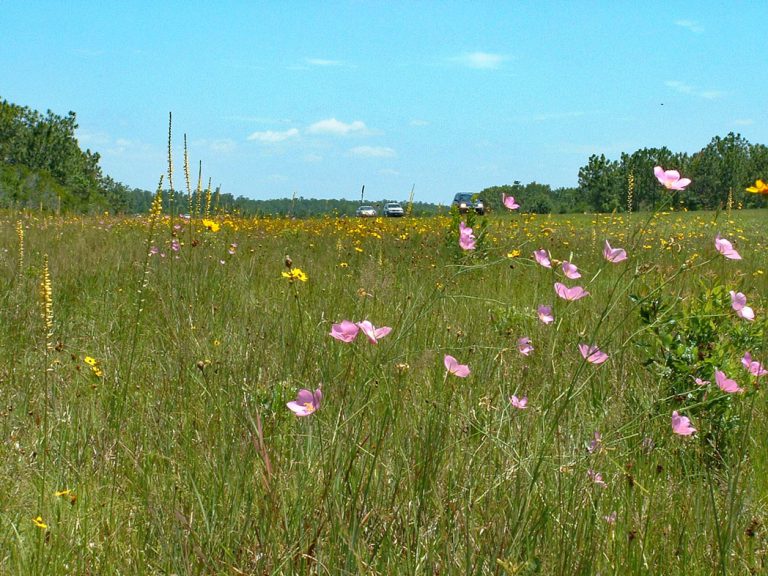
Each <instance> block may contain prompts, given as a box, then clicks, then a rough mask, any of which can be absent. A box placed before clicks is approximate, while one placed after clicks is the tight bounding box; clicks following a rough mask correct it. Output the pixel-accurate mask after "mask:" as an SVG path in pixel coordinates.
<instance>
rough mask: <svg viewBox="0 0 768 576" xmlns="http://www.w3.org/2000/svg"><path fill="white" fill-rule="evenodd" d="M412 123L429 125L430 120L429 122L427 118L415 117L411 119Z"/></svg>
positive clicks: (413, 124) (414, 124)
mask: <svg viewBox="0 0 768 576" xmlns="http://www.w3.org/2000/svg"><path fill="white" fill-rule="evenodd" d="M410 124H411V126H428V125H429V122H427V121H426V120H420V119H418V118H414V119H413V120H411V122H410Z"/></svg>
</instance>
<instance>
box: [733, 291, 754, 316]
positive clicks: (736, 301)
mask: <svg viewBox="0 0 768 576" xmlns="http://www.w3.org/2000/svg"><path fill="white" fill-rule="evenodd" d="M730 294H731V307H732V308H733V309H734V310H735V311H736V316H738V317H739V318H744V319H745V320H754V319H755V311H754V310H752V308H750V307H749V306H747V297H746V296H744V294H742V293H741V292H734V291H733V290H731V291H730Z"/></svg>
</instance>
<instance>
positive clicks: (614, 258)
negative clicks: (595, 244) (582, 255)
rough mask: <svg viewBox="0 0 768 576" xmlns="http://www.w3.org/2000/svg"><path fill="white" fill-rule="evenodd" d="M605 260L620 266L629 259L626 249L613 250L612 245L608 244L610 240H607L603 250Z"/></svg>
mask: <svg viewBox="0 0 768 576" xmlns="http://www.w3.org/2000/svg"><path fill="white" fill-rule="evenodd" d="M603 258H605V259H606V260H608V262H613V263H614V264H618V263H619V262H621V261H622V260H626V259H627V252H626V251H625V250H624V248H611V245H610V244H608V240H606V241H605V247H604V248H603Z"/></svg>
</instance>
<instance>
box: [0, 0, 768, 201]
mask: <svg viewBox="0 0 768 576" xmlns="http://www.w3.org/2000/svg"><path fill="white" fill-rule="evenodd" d="M0 13H2V17H0V38H2V42H0V97H2V98H5V99H7V100H9V101H11V102H14V103H16V104H22V105H27V106H30V107H32V108H35V109H39V110H47V109H51V110H53V111H54V112H56V113H58V114H65V113H66V112H67V111H69V110H73V111H75V112H76V113H77V117H78V122H79V125H80V129H79V131H78V138H79V140H80V143H81V145H82V146H83V147H88V148H91V149H92V150H95V151H98V152H99V153H100V154H101V158H102V159H101V166H102V168H103V170H104V172H105V173H106V174H109V175H111V176H112V177H113V178H115V179H116V180H119V181H121V182H124V183H126V184H128V185H130V186H135V187H141V188H146V189H150V190H153V189H154V188H155V187H156V185H157V180H158V178H159V177H160V175H161V174H162V173H164V172H165V169H166V139H167V128H168V127H167V121H168V113H169V111H172V112H173V118H174V156H175V157H174V161H175V164H176V167H177V170H176V173H175V177H174V185H175V187H176V188H182V187H183V175H182V170H181V166H182V158H183V154H182V146H181V144H182V139H183V135H184V133H186V134H187V138H188V141H189V152H190V161H191V164H192V171H193V180H196V174H197V163H198V161H202V163H203V178H204V181H206V182H207V179H208V177H211V178H212V179H213V183H214V185H218V184H221V186H222V191H224V192H229V193H231V194H234V195H236V196H237V195H243V196H248V197H251V198H260V199H263V198H282V197H290V196H292V195H293V194H294V193H296V194H297V195H298V196H304V197H308V198H309V197H314V198H342V197H343V198H357V197H359V192H360V187H361V186H362V185H363V184H365V186H366V196H368V197H370V198H373V199H379V198H384V197H386V198H394V199H406V198H407V197H408V194H409V192H410V190H411V187H412V186H413V185H415V197H416V199H417V200H423V201H430V202H442V203H448V202H450V200H451V198H452V197H453V195H454V194H455V193H456V192H474V191H479V190H481V189H483V188H485V187H487V186H494V185H501V184H510V183H512V182H514V181H515V180H519V181H522V182H524V183H525V182H529V181H537V182H543V183H548V184H551V185H552V186H574V185H576V184H577V177H578V169H579V167H580V166H582V165H584V164H585V163H586V161H587V158H588V157H589V156H590V155H591V154H601V153H604V154H606V155H607V156H609V157H611V158H617V157H618V156H619V154H620V153H621V152H622V151H625V152H632V151H634V150H636V149H638V148H642V147H651V146H667V147H669V148H670V149H672V150H673V151H686V152H694V151H696V150H699V149H700V148H702V147H703V146H705V145H706V144H707V143H708V142H709V141H710V139H711V138H712V137H713V136H716V135H719V136H724V135H725V134H727V133H728V132H731V131H733V132H739V133H741V134H742V135H743V136H744V137H745V138H747V139H748V140H749V141H750V142H753V143H755V142H759V143H768V134H767V133H766V126H768V122H767V121H768V106H766V104H768V91H767V85H766V64H768V58H766V55H765V54H766V52H765V50H766V48H765V33H764V28H765V27H764V23H765V22H766V21H768V2H765V1H763V0H757V1H754V2H736V1H734V2H721V1H717V2H712V1H698V2H693V1H690V2H670V1H654V0H647V1H645V2H634V1H631V2H630V1H626V2H625V1H611V2H586V1H582V2H575V1H574V2H544V1H530V2H430V1H422V2H399V1H388V2H372V1H363V0H358V1H340V2H317V1H314V2H299V1H292V2H291V1H280V2H278V1H275V2H226V1H221V2H195V1H192V2H157V1H155V2H144V1H133V2H112V1H108V0H107V1H103V0H102V1H99V2H78V1H70V2H49V1H37V2H27V1H10V0H0ZM193 186H194V182H193Z"/></svg>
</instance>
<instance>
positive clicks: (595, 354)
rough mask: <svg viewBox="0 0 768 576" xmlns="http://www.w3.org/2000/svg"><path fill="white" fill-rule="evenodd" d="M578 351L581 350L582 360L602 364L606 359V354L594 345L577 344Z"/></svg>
mask: <svg viewBox="0 0 768 576" xmlns="http://www.w3.org/2000/svg"><path fill="white" fill-rule="evenodd" d="M579 352H581V355H582V357H583V358H584V360H586V361H587V362H589V363H591V364H602V363H603V362H605V361H606V360H608V354H606V353H605V352H603V351H602V350H600V348H598V347H597V346H594V345H592V346H588V345H587V344H579Z"/></svg>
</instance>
